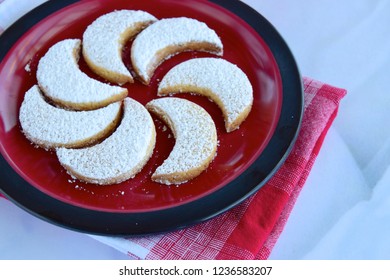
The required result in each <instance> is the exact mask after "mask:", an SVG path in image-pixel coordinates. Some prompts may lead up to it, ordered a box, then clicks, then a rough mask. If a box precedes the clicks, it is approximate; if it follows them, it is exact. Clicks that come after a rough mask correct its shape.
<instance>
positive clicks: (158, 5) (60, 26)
mask: <svg viewBox="0 0 390 280" xmlns="http://www.w3.org/2000/svg"><path fill="white" fill-rule="evenodd" d="M50 2H52V1H49V2H48V3H46V4H44V5H43V6H41V7H39V8H38V9H36V10H34V12H33V13H30V14H28V15H27V16H26V17H24V18H22V20H21V21H20V22H18V23H17V24H16V27H15V26H13V27H11V28H10V30H11V31H12V30H13V31H14V32H16V30H17V25H18V24H21V22H22V23H24V25H25V24H26V23H27V24H28V23H29V22H31V21H32V22H34V21H35V22H37V23H36V24H35V25H34V26H33V27H31V28H30V29H28V28H26V27H24V28H25V29H26V30H25V31H24V32H23V34H21V36H20V38H19V37H18V35H15V33H14V34H12V35H11V33H10V32H11V31H10V30H8V31H7V32H8V33H7V32H6V33H4V35H3V36H4V38H7V37H6V36H8V38H10V40H11V41H12V40H14V42H13V43H12V44H11V43H10V46H9V47H8V46H2V47H1V51H2V52H3V53H4V54H5V55H3V56H1V57H2V58H3V60H2V62H1V64H0V118H1V122H0V141H1V146H0V151H1V154H2V156H3V157H4V159H5V160H6V162H7V163H8V164H9V166H11V167H12V170H13V171H11V173H15V175H12V178H11V177H10V178H8V179H6V182H5V185H8V186H11V185H15V182H16V180H22V181H23V182H25V183H24V185H26V186H25V187H26V188H30V189H31V188H35V190H34V191H33V192H34V197H35V196H36V195H39V196H42V197H45V199H48V200H50V201H51V202H52V203H57V204H60V205H62V206H64V205H68V206H70V207H72V209H74V208H77V209H79V210H80V211H83V209H85V210H91V211H89V212H88V213H95V212H96V213H102V212H103V213H116V214H118V215H121V214H123V215H122V217H127V218H129V217H133V216H131V214H141V215H142V214H143V213H151V212H153V213H163V212H164V210H168V209H180V206H185V205H196V203H199V202H200V201H203V199H206V200H207V199H210V197H212V196H213V195H215V194H216V193H218V192H219V191H220V190H221V189H224V188H225V187H226V186H232V185H234V184H237V178H238V177H239V176H243V173H244V172H245V171H246V170H247V169H248V168H249V167H250V166H253V164H254V162H255V161H258V160H259V158H260V155H262V154H263V151H264V149H265V148H267V147H269V146H272V147H278V149H279V150H274V151H275V152H276V154H275V155H271V156H272V157H273V158H274V159H269V162H270V164H271V165H270V166H268V167H267V168H265V169H264V170H259V171H258V172H259V173H261V176H260V177H259V179H256V180H257V181H256V182H257V184H256V185H257V187H255V186H251V187H250V189H249V190H248V191H246V192H245V194H242V193H240V194H237V193H236V194H235V198H234V199H231V198H229V200H231V201H234V203H230V204H229V205H228V206H226V205H224V206H223V207H222V206H221V207H222V208H223V209H210V210H209V211H208V212H207V213H204V215H203V217H202V218H201V219H204V218H206V217H210V216H213V215H215V214H217V213H219V212H221V211H224V210H227V209H228V208H230V207H231V206H232V205H233V204H236V203H238V202H239V201H241V200H242V199H244V198H245V197H247V196H248V195H249V194H250V193H253V191H255V190H256V189H258V188H259V187H260V186H261V185H262V184H264V183H265V181H266V179H268V177H269V175H271V174H272V173H273V172H274V171H275V170H276V168H277V166H278V165H280V163H281V161H283V159H284V158H285V156H286V155H287V153H288V151H289V148H290V147H291V144H292V142H293V140H294V139H295V135H296V132H297V130H298V126H299V122H300V117H301V116H300V114H301V109H302V106H301V104H302V98H301V95H302V93H301V88H300V77H299V73H298V72H297V70H296V65H295V62H294V61H293V59H292V57H291V54H290V53H289V52H288V48H287V47H286V46H285V45H283V43H284V42H283V40H282V39H281V38H280V37H278V36H279V35H278V34H277V33H276V31H275V30H274V29H273V28H272V26H270V25H269V23H268V22H266V21H265V20H264V19H263V18H262V17H261V16H260V15H259V14H257V13H255V12H254V11H253V10H251V9H250V8H249V7H247V6H246V5H244V4H242V3H241V2H239V1H227V2H230V3H229V4H226V3H225V4H224V1H213V2H218V3H219V4H220V5H222V6H224V5H225V6H226V8H228V9H229V8H230V7H232V9H233V10H235V11H238V13H240V12H241V13H244V12H245V16H244V17H246V18H247V19H246V20H247V21H253V22H255V21H254V19H256V20H257V21H259V24H260V23H261V22H264V23H262V25H263V26H262V28H264V27H265V28H267V30H268V31H266V33H265V35H263V36H261V35H262V34H261V33H259V31H258V30H255V29H254V28H252V27H251V26H250V24H248V23H247V22H246V21H245V20H244V19H243V18H241V17H239V16H238V15H236V14H233V13H232V12H230V11H228V10H227V9H225V8H223V7H221V6H220V5H217V4H215V3H211V2H210V1H195V0H190V1H188V0H187V1H174V0H170V1H167V0H149V1H119V0H117V1H104V0H88V1H80V2H77V3H74V4H70V3H71V2H74V1H63V2H62V3H61V4H58V3H57V4H53V3H50ZM225 2H226V1H225ZM67 5H68V6H67ZM60 8H61V9H60ZM117 9H135V10H144V11H147V12H149V13H151V14H153V15H154V16H156V17H157V18H168V17H180V16H185V17H191V18H195V19H198V20H200V21H203V22H205V23H207V25H208V26H209V27H210V28H212V29H214V30H215V31H216V32H217V34H218V35H219V36H220V38H221V40H222V42H223V45H224V55H223V58H224V59H226V60H228V61H230V62H232V63H234V64H236V65H238V66H239V67H240V68H241V69H242V70H243V71H244V72H245V73H246V74H247V76H248V78H249V80H250V81H251V83H252V86H253V89H254V104H253V108H252V111H251V112H250V114H249V116H248V118H247V119H246V120H245V122H244V123H243V124H242V125H241V127H240V129H239V130H236V131H234V132H232V133H226V132H225V129H224V123H223V118H222V114H221V111H220V110H219V108H218V107H217V106H216V105H215V104H214V103H212V102H210V101H209V100H208V99H207V98H205V97H200V96H192V95H189V94H181V95H178V96H180V97H181V98H186V99H189V100H192V101H194V102H196V103H197V104H199V105H201V106H203V107H204V108H205V109H206V110H207V111H208V112H209V113H210V115H211V116H212V118H213V119H214V121H215V123H216V126H217V133H218V139H219V147H218V154H217V157H216V158H215V160H214V161H213V162H212V163H211V165H210V166H209V168H208V169H207V170H206V171H205V172H203V173H202V174H201V175H200V176H198V177H197V178H195V179H193V180H191V181H190V182H188V183H185V184H182V185H180V186H165V185H161V184H157V183H154V182H152V181H151V180H150V174H151V173H152V172H153V171H154V170H155V169H156V167H157V166H158V165H159V164H161V163H162V161H163V160H164V159H165V158H166V157H167V156H168V154H169V152H170V150H171V149H172V147H173V145H174V140H173V138H172V134H171V132H170V131H169V130H168V131H164V130H163V129H162V128H163V127H164V125H163V124H162V123H161V122H160V121H159V120H158V119H155V118H154V120H155V124H156V128H157V139H156V148H155V150H154V154H153V156H152V158H151V160H150V161H149V162H148V164H147V165H146V166H145V167H144V168H143V170H142V171H141V172H140V173H139V174H138V175H136V177H135V178H134V179H130V180H128V181H125V182H123V183H121V184H117V185H110V186H98V185H93V184H86V183H82V182H80V181H78V180H73V179H72V178H71V177H70V176H69V175H68V174H67V173H66V171H65V170H64V169H63V168H62V166H61V165H60V164H59V162H58V160H57V158H56V156H55V154H54V153H53V152H47V151H45V150H43V149H40V148H35V147H34V146H33V145H32V144H31V143H30V142H29V141H28V140H27V139H26V138H25V137H24V135H23V134H22V132H21V130H20V124H19V121H18V114H19V108H20V105H21V102H22V100H23V96H24V93H25V92H26V91H27V90H28V89H29V88H30V87H31V86H33V85H34V84H36V83H37V81H36V77H35V74H36V68H37V64H38V61H39V59H40V58H41V57H42V56H43V55H44V54H45V52H46V51H47V50H48V48H49V47H51V46H52V45H53V44H55V43H56V42H58V41H60V40H63V39H67V38H82V34H83V32H84V30H85V29H86V27H87V26H88V25H89V24H90V23H91V22H92V21H93V20H94V19H96V18H97V17H99V16H100V15H102V14H105V13H108V12H111V11H113V10H117ZM251 15H252V17H253V19H251V18H250V17H251ZM260 20H261V21H260ZM267 32H268V33H267ZM267 34H268V35H267ZM271 35H272V36H273V37H274V38H273V37H272V36H271ZM3 36H2V37H3ZM264 36H266V37H271V39H268V40H269V42H266V41H265V39H264ZM275 38H276V39H275ZM2 40H3V39H2ZM270 42H271V45H270ZM272 44H274V45H276V46H272ZM280 44H282V47H280V46H279V45H280ZM130 48H131V42H129V43H128V44H127V46H126V48H125V50H124V52H123V57H124V61H125V62H126V64H127V65H128V67H129V68H131V65H130V61H129V51H130ZM272 48H275V49H276V48H281V49H282V50H283V52H281V53H282V54H283V55H284V56H286V57H287V58H288V59H289V60H290V64H291V63H292V66H290V67H292V70H294V71H295V72H293V73H292V74H293V77H292V78H286V79H285V80H291V84H293V85H294V87H296V92H297V93H296V95H297V96H298V97H300V98H298V100H297V101H296V102H294V104H296V105H295V107H294V110H293V112H287V114H290V115H291V116H290V115H289V116H286V115H285V114H286V113H285V112H284V111H285V110H287V109H283V106H290V105H288V104H284V102H286V97H285V95H286V92H285V88H286V85H284V84H283V82H284V81H283V77H282V76H283V73H281V71H280V62H278V61H277V60H278V57H276V56H277V55H275V54H274V53H275V50H273V49H272ZM211 56H213V55H210V54H207V53H201V52H188V53H182V54H179V55H177V56H175V57H173V58H171V59H169V60H167V61H166V62H164V63H163V64H162V65H161V66H160V67H159V68H158V69H157V71H156V72H155V75H154V77H153V79H152V82H151V84H150V86H145V85H143V84H141V83H140V82H137V81H136V82H135V83H134V84H126V85H125V86H127V88H128V90H129V96H130V97H132V98H134V99H136V100H137V101H139V102H141V103H142V104H146V103H147V102H148V101H150V100H152V99H154V98H157V95H156V91H157V86H158V81H159V80H160V79H161V78H162V77H163V76H164V74H165V73H166V72H167V71H168V70H169V69H171V68H172V67H173V66H174V65H177V64H178V63H180V62H182V61H185V60H187V59H190V58H194V57H211ZM1 57H0V58H1ZM26 66H27V67H28V68H29V71H26ZM80 68H81V69H82V71H84V72H85V73H87V74H88V75H89V76H90V77H93V78H95V79H99V80H102V79H101V78H99V77H98V76H97V75H95V74H94V73H92V72H91V71H90V70H89V69H88V67H87V66H86V65H85V63H84V61H83V60H82V59H81V60H80ZM102 81H104V80H102ZM226 82H227V83H229V80H228V79H227V81H226ZM284 83H286V82H284ZM289 98H290V97H289ZM281 114H283V118H281ZM289 118H293V119H294V118H295V120H294V122H291V123H290V124H286V123H281V122H282V120H283V119H289ZM278 127H279V128H280V129H277V128H278ZM286 127H287V129H286ZM281 128H283V129H281ZM281 133H282V134H283V133H284V135H282V134H281ZM275 134H278V135H279V136H278V138H277V139H276V140H274V141H281V140H280V138H283V139H282V144H283V145H280V144H278V142H275V143H274V144H272V143H271V144H270V141H271V140H272V138H273V137H275ZM268 149H270V148H268ZM272 149H274V148H272ZM262 161H265V162H268V159H262ZM256 166H259V165H258V164H256ZM262 172H263V173H264V174H262ZM247 176H248V175H245V176H244V177H246V178H247ZM15 177H19V178H18V179H15ZM239 181H240V180H239ZM235 182H236V183H235ZM233 183H234V184H233ZM3 185H4V184H2V190H3V192H4V193H5V194H6V195H8V196H9V197H10V198H11V199H13V200H14V201H15V202H16V203H19V204H21V206H22V207H24V208H27V210H29V211H32V212H34V213H35V214H37V215H38V216H41V215H42V214H41V213H36V212H37V210H33V209H32V208H33V206H30V205H28V206H27V205H25V204H26V202H22V201H20V199H18V198H17V195H11V193H12V192H10V191H9V190H7V189H4V187H3ZM229 188H233V187H229ZM236 188H240V186H236ZM19 192H20V191H19ZM232 193H235V192H234V191H232ZM193 203H195V204H193ZM45 211H48V210H45ZM40 212H42V211H40ZM43 216H44V218H46V219H49V220H51V219H52V216H50V215H49V217H48V215H47V214H46V215H43ZM198 220H199V219H198ZM57 222H58V221H57ZM191 222H195V220H194V219H193V218H188V219H187V220H186V223H191ZM60 223H61V222H60ZM182 224H183V223H178V224H177V225H176V226H177V227H178V226H182ZM67 226H69V225H67ZM71 227H72V226H71ZM88 228H89V227H88V225H86V227H85V228H81V230H83V229H87V230H88ZM124 228H125V226H124ZM78 229H80V228H78ZM149 231H150V230H149ZM132 232H133V231H132V230H131V229H129V230H128V232H127V233H129V234H131V233H132ZM121 233H123V230H122V232H121Z"/></svg>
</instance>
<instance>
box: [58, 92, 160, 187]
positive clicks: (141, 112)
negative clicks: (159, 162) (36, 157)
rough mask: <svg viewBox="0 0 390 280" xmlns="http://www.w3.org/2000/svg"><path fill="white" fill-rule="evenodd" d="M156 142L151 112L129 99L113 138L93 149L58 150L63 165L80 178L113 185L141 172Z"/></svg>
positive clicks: (126, 100)
mask: <svg viewBox="0 0 390 280" xmlns="http://www.w3.org/2000/svg"><path fill="white" fill-rule="evenodd" d="M154 144H155V127H154V123H153V120H152V118H151V117H150V115H149V113H148V111H147V110H146V109H145V107H144V106H142V105H141V104H140V103H138V102H137V101H135V100H133V99H131V98H126V99H125V100H124V115H123V119H122V122H121V124H120V125H119V127H118V128H117V130H116V131H115V132H114V133H113V134H112V135H111V136H110V137H108V138H106V139H105V140H104V141H103V142H102V143H100V144H97V145H95V146H92V147H89V148H84V149H66V148H59V149H57V150H56V153H57V156H58V159H59V160H60V162H61V164H62V165H63V166H64V167H65V168H66V169H67V170H68V172H70V173H71V174H73V175H74V176H76V177H77V178H79V179H82V180H87V181H88V182H92V183H96V184H112V183H119V182H122V181H124V180H127V179H129V178H131V177H133V176H134V175H135V174H136V173H138V172H139V171H140V170H141V168H142V167H143V166H144V165H145V164H146V162H147V160H148V159H149V158H150V156H151V154H152V151H153V148H154Z"/></svg>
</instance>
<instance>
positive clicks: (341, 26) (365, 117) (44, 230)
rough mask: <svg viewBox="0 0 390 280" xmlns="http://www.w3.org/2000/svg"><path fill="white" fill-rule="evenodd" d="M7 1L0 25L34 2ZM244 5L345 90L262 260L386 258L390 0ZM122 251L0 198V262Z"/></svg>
mask: <svg viewBox="0 0 390 280" xmlns="http://www.w3.org/2000/svg"><path fill="white" fill-rule="evenodd" d="M13 1H14V0H5V1H4V2H2V1H0V15H1V17H0V27H2V28H6V27H7V26H9V25H10V24H12V22H13V21H14V20H16V19H17V18H18V17H20V16H21V15H23V14H24V13H25V12H26V11H27V10H29V9H31V8H33V7H34V6H36V5H38V4H40V3H42V2H43V1H42V0H18V2H19V3H18V6H19V5H20V4H23V9H13V8H12V7H13V3H12V2H13ZM226 1H228V0H226ZM1 2H2V3H1ZM244 2H246V3H247V4H249V5H251V6H252V7H253V8H255V9H256V10H257V11H259V12H260V13H261V14H262V15H263V16H265V17H266V18H267V19H268V20H269V21H270V22H271V23H272V24H273V25H274V26H275V27H276V28H277V29H278V30H279V32H280V33H281V35H282V36H283V37H284V38H285V40H286V41H287V43H288V44H289V46H290V48H291V49H292V51H293V53H294V55H295V57H296V59H297V62H298V64H299V67H300V70H301V73H302V74H303V75H305V76H309V77H312V78H314V79H317V80H321V81H323V82H326V83H329V84H332V85H334V86H338V87H342V88H346V89H347V90H348V92H349V93H348V95H347V97H346V98H345V99H344V100H343V101H342V103H341V107H340V111H339V115H338V117H337V118H336V121H335V123H334V125H333V127H332V128H331V129H330V131H329V134H328V135H327V137H326V139H325V142H324V146H323V148H322V151H321V153H320V155H319V157H318V159H317V161H316V163H315V165H314V167H313V170H312V172H311V174H310V176H309V178H308V181H307V183H306V185H305V187H304V189H303V191H302V193H301V195H300V197H299V198H298V201H297V203H296V206H295V208H294V209H293V211H292V213H291V216H290V219H289V221H288V222H287V225H286V228H285V230H284V232H283V233H282V235H281V237H280V239H279V241H278V243H277V244H276V246H275V248H274V250H273V252H272V254H271V256H270V258H271V259H390V242H388V240H387V239H388V236H389V233H390V211H389V210H390V170H388V167H389V163H390V129H388V126H389V125H388V124H389V123H390V114H388V109H389V108H390V94H388V92H387V91H388V90H387V87H386V86H387V83H388V81H389V72H388V71H389V69H390V16H389V15H390V2H389V1H386V0H359V1H353V0H345V1H338V0H319V1H309V0H296V1H288V0H278V1H265V0H246V1H244ZM4 10H7V12H6V13H2V11H4ZM126 258H128V257H127V256H126V255H124V254H123V253H121V252H119V251H117V250H116V249H114V248H111V247H109V246H107V245H105V244H102V243H101V242H99V241H98V240H96V239H94V238H93V236H89V235H85V234H81V233H77V232H73V231H70V230H66V229H63V228H60V227H57V226H53V225H51V224H48V223H46V222H44V221H41V220H39V219H37V218H35V217H33V216H31V215H30V214H27V213H26V212H24V211H23V210H21V209H19V208H18V207H16V206H14V205H13V204H11V203H10V202H9V201H7V200H5V199H1V200H0V259H126Z"/></svg>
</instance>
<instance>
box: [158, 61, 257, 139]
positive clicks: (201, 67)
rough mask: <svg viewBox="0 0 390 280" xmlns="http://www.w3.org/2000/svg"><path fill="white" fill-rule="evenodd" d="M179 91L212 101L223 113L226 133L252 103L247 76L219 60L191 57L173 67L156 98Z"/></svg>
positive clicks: (239, 121)
mask: <svg viewBox="0 0 390 280" xmlns="http://www.w3.org/2000/svg"><path fill="white" fill-rule="evenodd" d="M180 92H189V93H196V94H200V95H204V96H207V97H208V98H210V99H211V100H213V101H214V102H215V103H216V104H217V105H218V106H219V107H220V109H221V110H222V112H223V116H224V119H225V128H226V131H227V132H231V131H233V130H236V129H238V128H239V126H240V124H241V123H242V122H243V121H244V120H245V119H246V117H247V116H248V114H249V112H250V111H251V108H252V104H253V89H252V85H251V83H250V81H249V79H248V77H247V76H246V74H245V73H244V72H243V71H242V70H241V69H240V68H238V67H237V66H236V65H234V64H232V63H230V62H228V61H226V60H224V59H222V58H194V59H190V60H187V61H185V62H182V63H180V64H178V65H176V66H175V67H173V68H172V69H171V70H170V71H169V72H168V73H167V74H166V75H165V76H164V78H163V79H162V80H161V83H160V85H159V88H158V95H160V96H165V95H173V94H175V93H180Z"/></svg>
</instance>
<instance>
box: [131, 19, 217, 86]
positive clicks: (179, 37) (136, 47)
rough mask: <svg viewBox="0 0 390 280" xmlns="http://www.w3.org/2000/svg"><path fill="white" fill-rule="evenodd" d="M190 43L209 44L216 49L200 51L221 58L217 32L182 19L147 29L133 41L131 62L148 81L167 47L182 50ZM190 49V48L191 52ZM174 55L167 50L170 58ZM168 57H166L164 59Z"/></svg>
mask: <svg viewBox="0 0 390 280" xmlns="http://www.w3.org/2000/svg"><path fill="white" fill-rule="evenodd" d="M190 43H193V44H194V43H195V44H196V43H207V44H209V45H210V46H212V47H213V48H210V49H207V48H204V49H200V50H202V51H210V52H214V53H216V54H219V55H221V54H222V51H223V45H222V42H221V39H220V38H219V37H218V35H217V34H216V33H215V31H214V30H212V29H211V28H209V27H208V26H207V25H206V24H205V23H203V22H200V21H198V20H196V19H192V18H186V17H179V18H166V19H161V20H159V21H157V22H155V23H153V24H152V25H150V26H149V27H147V28H145V29H144V30H143V31H142V32H141V33H140V34H139V35H138V36H137V37H136V38H135V40H134V43H133V46H132V49H131V59H132V63H133V66H134V69H135V71H136V72H137V74H138V75H139V76H140V77H141V78H142V79H143V80H144V81H146V82H148V81H149V79H150V76H151V71H153V70H154V68H155V67H157V66H158V64H159V63H160V61H158V60H160V58H159V56H160V55H161V53H162V52H166V50H167V49H168V48H172V49H173V50H174V51H175V50H176V47H179V48H180V49H181V50H185V49H183V48H184V47H185V46H186V45H187V44H190ZM188 50H191V49H188ZM174 54H175V53H172V52H169V51H167V55H168V57H169V56H171V55H174ZM165 58H166V57H165Z"/></svg>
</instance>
